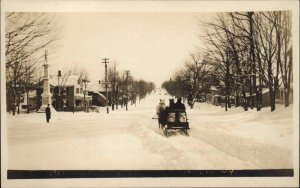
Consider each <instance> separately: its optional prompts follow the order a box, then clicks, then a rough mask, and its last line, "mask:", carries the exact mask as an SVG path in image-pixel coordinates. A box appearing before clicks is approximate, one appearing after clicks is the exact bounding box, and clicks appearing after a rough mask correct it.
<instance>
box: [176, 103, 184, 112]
mask: <svg viewBox="0 0 300 188" xmlns="http://www.w3.org/2000/svg"><path fill="white" fill-rule="evenodd" d="M175 107H176V109H180V110H185V106H184V104H183V103H181V102H177V103H176V104H175Z"/></svg>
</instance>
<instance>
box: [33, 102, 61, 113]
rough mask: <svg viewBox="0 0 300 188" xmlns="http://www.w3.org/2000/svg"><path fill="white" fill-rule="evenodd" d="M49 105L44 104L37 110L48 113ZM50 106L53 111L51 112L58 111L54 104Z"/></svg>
mask: <svg viewBox="0 0 300 188" xmlns="http://www.w3.org/2000/svg"><path fill="white" fill-rule="evenodd" d="M47 107H48V105H46V104H44V105H42V106H41V107H40V109H39V110H38V111H37V112H38V113H46V108H47ZM49 107H50V111H51V114H52V112H54V113H55V112H56V110H55V108H53V106H52V105H50V106H49Z"/></svg>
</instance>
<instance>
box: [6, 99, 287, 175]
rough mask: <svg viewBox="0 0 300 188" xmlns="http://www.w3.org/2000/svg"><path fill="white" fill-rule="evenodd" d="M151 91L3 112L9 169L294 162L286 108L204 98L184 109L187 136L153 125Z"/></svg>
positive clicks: (216, 166) (235, 165)
mask: <svg viewBox="0 0 300 188" xmlns="http://www.w3.org/2000/svg"><path fill="white" fill-rule="evenodd" d="M159 98H165V99H168V96H166V95H162V96H160V95H158V93H156V94H152V95H150V96H148V97H147V98H146V100H142V101H141V103H140V104H137V105H136V106H131V105H130V106H129V111H126V110H125V109H124V108H123V109H119V110H118V111H110V113H109V114H106V111H105V109H102V111H101V112H100V113H96V112H91V113H85V112H75V113H74V114H73V113H71V112H56V113H54V114H53V118H52V119H51V122H50V123H49V124H47V123H46V119H45V114H42V113H32V114H20V115H16V116H15V117H13V116H12V115H7V124H8V125H7V128H8V132H7V133H8V169H30V170H34V169H38V170H42V169H49V170H52V169H53V170H54V169H55V170H57V169H65V170H66V169H72V170H77V169H97V170H102V169H103V170H105V169H117V170H123V169H128V170H140V169H149V170H155V169H158V170H160V169H161V170H162V169H164V170H165V169H174V170H175V169H184V170H187V169H194V170H204V169H205V170H207V169H276V168H292V167H293V158H292V151H293V123H292V120H293V118H292V107H289V108H284V107H283V106H280V105H278V106H277V109H276V111H275V112H273V113H271V112H270V109H269V108H264V109H263V110H262V111H261V112H257V111H256V110H251V109H250V110H249V111H247V112H244V111H243V109H242V108H235V107H233V108H231V109H229V111H228V112H225V110H224V108H221V107H216V106H212V105H211V104H207V103H199V104H196V105H195V107H194V109H188V110H187V113H188V119H189V122H190V128H191V130H190V132H189V133H190V136H185V135H184V134H181V133H180V132H176V133H174V134H172V135H171V136H170V137H166V136H164V135H163V133H162V130H160V129H159V128H158V123H157V120H156V119H155V120H153V119H151V118H152V117H153V116H154V115H155V107H156V105H157V103H158V101H159Z"/></svg>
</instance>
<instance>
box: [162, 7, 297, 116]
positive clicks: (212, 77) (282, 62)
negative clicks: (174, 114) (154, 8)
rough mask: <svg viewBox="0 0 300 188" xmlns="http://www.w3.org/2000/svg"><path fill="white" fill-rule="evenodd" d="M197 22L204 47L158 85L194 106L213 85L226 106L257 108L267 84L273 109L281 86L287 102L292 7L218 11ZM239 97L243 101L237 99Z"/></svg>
mask: <svg viewBox="0 0 300 188" xmlns="http://www.w3.org/2000/svg"><path fill="white" fill-rule="evenodd" d="M199 25H200V26H201V29H202V31H203V33H205V34H204V35H203V36H200V39H201V41H202V42H203V44H204V47H201V48H198V49H196V50H195V52H194V53H192V54H190V56H189V57H188V58H187V60H186V62H185V64H184V65H183V67H182V69H180V70H179V71H176V72H175V73H174V74H173V77H172V78H171V79H170V80H167V81H165V82H164V83H163V84H162V87H163V88H165V89H166V90H167V92H168V93H169V94H171V95H173V96H182V97H185V98H186V99H187V100H188V104H189V105H190V107H191V108H192V107H193V105H194V103H195V101H196V100H197V97H199V95H200V94H203V93H206V92H208V91H209V89H210V88H211V86H215V87H217V88H219V90H220V92H221V95H222V96H224V97H225V109H226V110H227V107H231V97H232V96H234V97H235V101H236V102H235V106H243V108H244V109H245V110H248V108H249V107H250V108H251V109H252V108H256V109H257V111H260V110H261V108H262V93H263V89H267V90H268V92H269V98H270V108H271V111H274V110H275V107H276V104H275V99H276V94H277V93H278V91H279V88H280V87H281V86H282V87H283V91H284V102H285V107H288V106H289V95H290V92H291V84H292V80H293V69H292V67H293V53H292V15H291V12H290V11H270V12H227V13H218V14H216V17H215V18H214V19H213V21H210V22H202V21H199ZM240 101H241V102H240Z"/></svg>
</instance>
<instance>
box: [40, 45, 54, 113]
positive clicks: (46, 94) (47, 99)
mask: <svg viewBox="0 0 300 188" xmlns="http://www.w3.org/2000/svg"><path fill="white" fill-rule="evenodd" d="M47 56H48V51H47V50H45V63H44V65H43V66H44V78H43V93H42V106H41V108H40V110H39V111H45V109H46V107H47V106H48V104H50V107H51V96H52V95H51V92H50V85H49V70H48V67H49V64H48V60H47Z"/></svg>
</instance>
